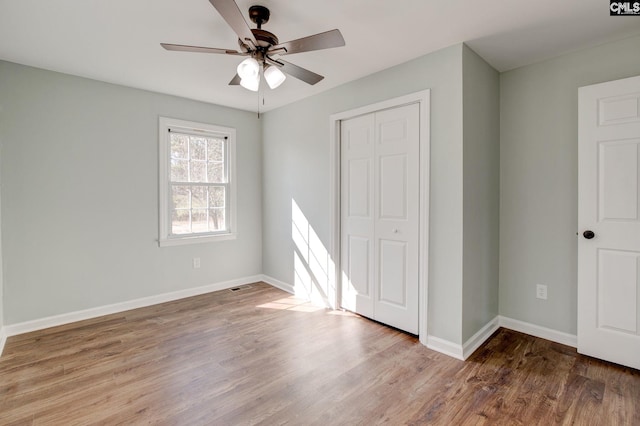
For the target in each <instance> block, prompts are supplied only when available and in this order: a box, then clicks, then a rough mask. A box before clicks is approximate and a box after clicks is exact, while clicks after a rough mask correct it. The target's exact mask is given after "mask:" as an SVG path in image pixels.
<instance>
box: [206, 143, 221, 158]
mask: <svg viewBox="0 0 640 426" xmlns="http://www.w3.org/2000/svg"><path fill="white" fill-rule="evenodd" d="M207 150H208V156H207V158H208V159H209V161H224V139H209V144H208V145H207Z"/></svg>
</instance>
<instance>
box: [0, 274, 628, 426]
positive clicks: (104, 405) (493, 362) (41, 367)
mask: <svg viewBox="0 0 640 426" xmlns="http://www.w3.org/2000/svg"><path fill="white" fill-rule="evenodd" d="M383 423H385V424H391V425H400V424H409V425H423V424H432V425H503V424H504V425H554V424H561V425H640V372H638V371H636V370H632V369H627V368H623V367H620V366H617V365H613V364H610V363H606V362H602V361H598V360H594V359H591V358H588V357H584V356H581V355H578V354H577V353H576V351H575V349H572V348H569V347H566V346H563V345H559V344H556V343H552V342H549V341H546V340H542V339H537V338H534V337H530V336H527V335H524V334H520V333H517V332H513V331H509V330H504V329H501V330H499V331H498V332H497V333H496V334H495V335H494V336H493V337H492V338H491V339H490V340H489V341H488V342H487V343H485V345H483V346H482V347H481V348H480V349H479V350H478V351H476V353H475V354H474V355H473V356H472V357H471V358H470V359H469V360H467V361H466V362H462V361H458V360H455V359H452V358H449V357H447V356H445V355H442V354H439V353H437V352H434V351H431V350H429V349H427V348H425V347H424V346H422V345H421V344H420V343H419V342H418V341H417V339H416V338H415V337H412V336H409V335H407V334H404V333H401V332H399V331H396V330H393V329H390V328H387V327H384V326H382V325H380V324H377V323H375V322H373V321H369V320H366V319H363V318H360V317H358V316H355V315H351V314H341V313H336V312H331V311H327V310H324V309H317V308H314V307H313V306H311V305H308V304H304V303H302V302H301V301H297V300H295V299H294V298H293V297H291V296H290V295H288V294H287V293H284V292H282V291H280V290H277V289H274V288H272V287H270V286H268V285H267V284H264V283H256V284H252V285H251V286H250V287H249V288H245V289H242V290H240V291H237V292H232V291H229V290H225V291H220V292H216V293H210V294H206V295H203V296H198V297H192V298H189V299H183V300H179V301H176V302H170V303H165V304H162V305H157V306H152V307H148V308H142V309H137V310H133V311H128V312H123V313H120V314H114V315H109V316H105V317H101V318H97V319H93V320H88V321H82V322H78V323H75V324H69V325H66V326H61V327H55V328H51V329H47V330H43V331H38V332H34V333H29V334H24V335H20V336H14V337H11V338H9V340H8V342H7V345H6V347H5V351H4V354H3V356H2V357H1V358H0V425H89V424H108V425H111V424H162V425H253V424H264V425H280V424H292V425H357V424H363V425H364V424H366V425H372V424H383Z"/></svg>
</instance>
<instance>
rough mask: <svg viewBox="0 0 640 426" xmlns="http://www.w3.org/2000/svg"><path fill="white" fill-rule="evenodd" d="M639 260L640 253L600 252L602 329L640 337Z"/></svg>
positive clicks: (599, 323) (598, 286)
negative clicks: (639, 301)
mask: <svg viewBox="0 0 640 426" xmlns="http://www.w3.org/2000/svg"><path fill="white" fill-rule="evenodd" d="M639 259H640V253H638V252H629V251H618V250H598V282H597V288H598V327H599V328H608V329H611V330H617V331H622V332H625V333H631V334H638V260H639ZM638 356H640V354H638Z"/></svg>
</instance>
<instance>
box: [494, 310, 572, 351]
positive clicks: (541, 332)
mask: <svg viewBox="0 0 640 426" xmlns="http://www.w3.org/2000/svg"><path fill="white" fill-rule="evenodd" d="M499 325H500V327H504V328H508V329H510V330H514V331H519V332H520V333H525V334H530V335H531V336H535V337H539V338H541V339H546V340H551V341H552V342H556V343H561V344H563V345H567V346H571V347H574V348H575V347H577V346H578V337H577V336H576V335H575V334H569V333H564V332H562V331H558V330H553V329H551V328H547V327H542V326H540V325H535V324H531V323H528V322H524V321H519V320H516V319H513V318H507V317H503V316H500V317H499Z"/></svg>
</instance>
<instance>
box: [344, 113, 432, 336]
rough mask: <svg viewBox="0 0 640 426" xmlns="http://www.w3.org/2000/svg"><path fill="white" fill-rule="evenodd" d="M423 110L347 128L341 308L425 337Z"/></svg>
mask: <svg viewBox="0 0 640 426" xmlns="http://www.w3.org/2000/svg"><path fill="white" fill-rule="evenodd" d="M419 126H420V121H419V106H418V104H412V105H407V106H403V107H398V108H393V109H389V110H384V111H378V112H375V113H372V114H368V115H365V116H361V117H356V118H352V119H349V120H344V121H342V123H341V271H342V277H341V283H342V306H343V307H344V308H345V309H348V310H351V311H354V312H356V313H359V314H361V315H363V316H366V317H369V318H372V319H375V320H376V321H380V322H383V323H385V324H388V325H391V326H393V327H396V328H399V329H402V330H405V331H408V332H410V333H414V334H417V333H418V313H419V308H418V268H419V259H418V241H419V239H418V236H419V229H418V225H419V176H420V170H419V167H420V155H419V154H420V153H419V146H420V144H419V141H420V133H419V132H420V127H419Z"/></svg>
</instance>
